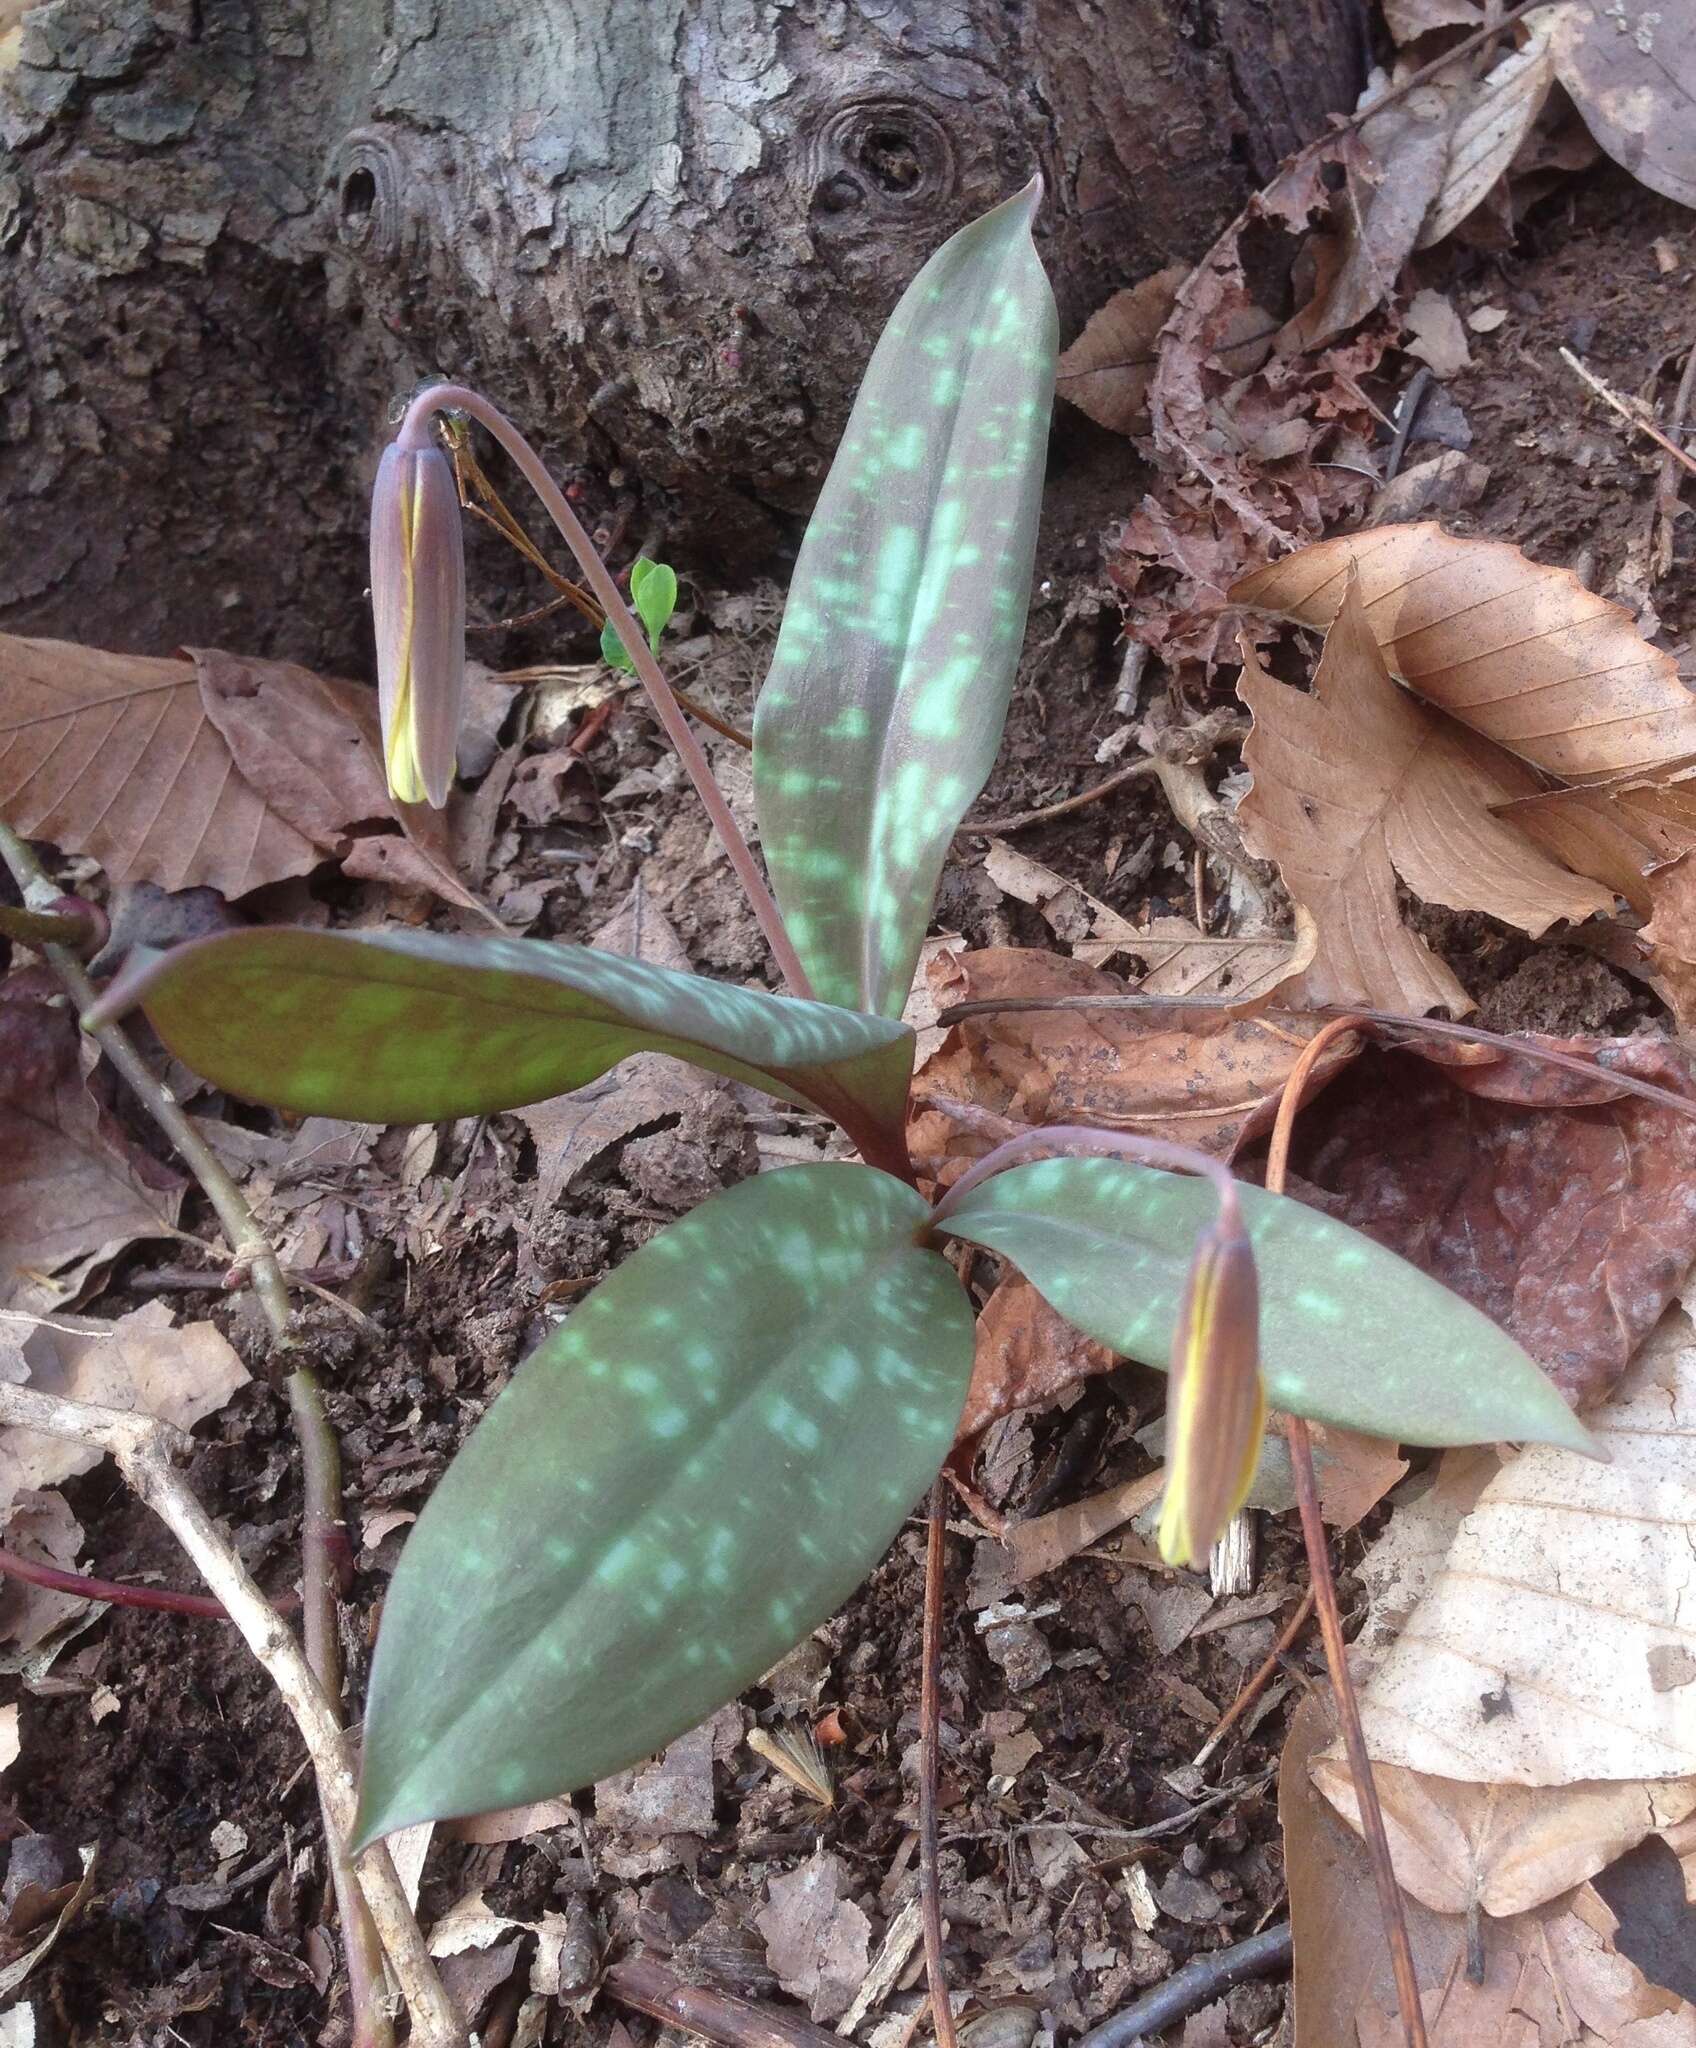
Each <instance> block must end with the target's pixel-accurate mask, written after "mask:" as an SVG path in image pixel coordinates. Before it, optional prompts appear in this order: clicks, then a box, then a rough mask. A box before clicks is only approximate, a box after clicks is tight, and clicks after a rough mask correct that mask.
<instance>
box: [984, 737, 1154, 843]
mask: <svg viewBox="0 0 1696 2048" xmlns="http://www.w3.org/2000/svg"><path fill="white" fill-rule="evenodd" d="M1159 772H1160V764H1159V763H1158V762H1157V761H1156V760H1155V759H1154V757H1153V756H1152V755H1150V754H1145V755H1143V756H1141V757H1140V758H1139V759H1137V760H1135V761H1128V762H1127V763H1126V764H1125V766H1124V767H1123V768H1120V769H1118V770H1116V771H1115V772H1114V773H1113V774H1112V775H1109V776H1106V777H1105V778H1104V779H1103V780H1102V781H1100V782H1098V783H1096V784H1095V786H1094V787H1093V788H1092V789H1084V790H1080V791H1079V792H1078V794H1077V795H1076V796H1067V797H1062V798H1061V799H1060V801H1059V802H1058V803H1056V804H1043V805H1041V806H1040V807H1039V808H1038V809H1037V810H1034V811H1014V812H1011V813H1010V814H1009V815H1008V816H1007V817H1004V818H981V819H976V820H973V819H968V820H967V821H966V823H965V824H964V825H962V826H960V828H959V829H958V831H956V833H955V834H954V837H955V838H956V839H995V838H999V837H1000V836H1001V835H1002V834H1003V833H1006V832H1023V831H1026V830H1027V829H1028V828H1029V827H1030V826H1032V825H1046V824H1049V823H1050V822H1051V821H1052V820H1053V819H1055V818H1069V817H1070V816H1071V815H1072V813H1073V812H1074V811H1081V810H1082V809H1083V808H1084V806H1085V805H1086V804H1093V803H1095V802H1097V801H1098V800H1099V799H1100V798H1102V797H1104V796H1111V795H1112V794H1113V792H1114V791H1115V790H1116V789H1127V788H1129V786H1130V785H1131V784H1132V783H1133V782H1144V781H1146V780H1147V779H1148V777H1149V776H1151V775H1157V774H1159Z"/></svg>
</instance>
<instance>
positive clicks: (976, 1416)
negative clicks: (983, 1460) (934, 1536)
mask: <svg viewBox="0 0 1696 2048" xmlns="http://www.w3.org/2000/svg"><path fill="white" fill-rule="evenodd" d="M976 1347H977V1348H976V1350H975V1351H974V1353H973V1357H972V1378H971V1384H970V1385H969V1386H968V1387H967V1389H966V1405H965V1408H964V1410H963V1411H962V1413H961V1416H960V1422H959V1427H958V1428H957V1429H956V1430H955V1432H954V1441H955V1442H956V1443H957V1444H960V1443H966V1442H969V1441H970V1439H971V1438H973V1437H975V1436H977V1435H978V1434H979V1433H980V1432H981V1431H983V1430H986V1429H987V1428H988V1427H989V1425H990V1424H991V1423H992V1422H994V1421H996V1420H998V1418H999V1417H1001V1416H1003V1415H1011V1414H1012V1413H1013V1411H1014V1410H1015V1409H1017V1408H1046V1407H1048V1406H1049V1405H1050V1404H1051V1403H1052V1402H1054V1401H1055V1400H1057V1399H1058V1398H1059V1396H1060V1395H1061V1394H1063V1393H1064V1392H1065V1390H1066V1389H1067V1388H1068V1387H1069V1386H1071V1385H1073V1384H1074V1383H1075V1382H1076V1381H1078V1380H1083V1379H1088V1378H1089V1377H1090V1376H1091V1375H1092V1374H1094V1373H1098V1372H1111V1371H1112V1369H1113V1367H1114V1366H1115V1365H1116V1364H1117V1363H1118V1359H1117V1358H1116V1356H1115V1355H1114V1353H1113V1352H1111V1351H1109V1350H1108V1349H1107V1347H1106V1345H1105V1344H1097V1343H1096V1342H1095V1340H1094V1339H1093V1338H1091V1337H1086V1336H1085V1335H1084V1334H1083V1332H1082V1331H1081V1330H1078V1329H1075V1328H1074V1327H1073V1326H1072V1325H1071V1324H1070V1323H1069V1322H1067V1320H1066V1318H1065V1317H1064V1316H1063V1315H1061V1313H1060V1311H1059V1310H1058V1309H1056V1308H1051V1307H1050V1306H1049V1304H1048V1303H1047V1302H1046V1301H1044V1300H1043V1298H1042V1296H1041V1295H1040V1294H1038V1293H1037V1291H1036V1289H1035V1288H1034V1287H1033V1286H1032V1285H1031V1284H1030V1282H1029V1281H1028V1280H1024V1279H1021V1278H1020V1277H1019V1275H1018V1274H1016V1273H1009V1274H1008V1275H1007V1276H1006V1278H1004V1279H1003V1280H1002V1282H1001V1284H1000V1285H999V1286H998V1287H997V1288H996V1290H995V1292H994V1293H993V1294H992V1295H991V1296H990V1297H989V1299H988V1301H986V1302H985V1303H984V1305H983V1313H982V1314H981V1315H980V1316H979V1317H978V1320H977V1331H976Z"/></svg>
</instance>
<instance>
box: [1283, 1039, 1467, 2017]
mask: <svg viewBox="0 0 1696 2048" xmlns="http://www.w3.org/2000/svg"><path fill="white" fill-rule="evenodd" d="M1356 1021H1357V1020H1356V1019H1355V1018H1353V1017H1335V1018H1333V1019H1332V1020H1331V1022H1330V1023H1328V1024H1327V1025H1325V1026H1324V1028H1323V1029H1322V1030H1320V1031H1318V1032H1316V1033H1315V1034H1314V1036H1313V1037H1312V1038H1311V1039H1310V1040H1309V1041H1308V1043H1307V1044H1306V1045H1305V1046H1304V1047H1303V1048H1302V1054H1301V1058H1300V1059H1298V1060H1297V1061H1296V1063H1295V1066H1294V1067H1293V1068H1292V1069H1291V1072H1290V1078H1289V1080H1288V1081H1287V1082H1286V1083H1285V1086H1284V1094H1283V1099H1282V1100H1281V1101H1280V1102H1279V1104H1278V1121H1277V1123H1276V1124H1275V1125H1274V1126H1273V1129H1272V1139H1271V1143H1270V1144H1269V1145H1268V1147H1267V1153H1266V1187H1267V1191H1268V1193H1270V1194H1274V1195H1281V1194H1282V1193H1283V1192H1284V1182H1285V1179H1286V1176H1287V1173H1288V1168H1289V1158H1290V1134H1291V1132H1292V1131H1293V1130H1294V1128H1295V1120H1296V1112H1297V1111H1298V1110H1299V1109H1300V1107H1301V1101H1302V1091H1303V1089H1304V1087H1305V1086H1306V1084H1307V1081H1308V1078H1309V1076H1310V1075H1311V1074H1312V1072H1313V1070H1314V1066H1315V1063H1316V1062H1317V1060H1318V1059H1319V1056H1320V1054H1321V1053H1322V1052H1323V1051H1324V1050H1325V1048H1326V1046H1327V1045H1328V1044H1329V1043H1330V1042H1331V1040H1332V1039H1334V1038H1338V1037H1341V1036H1342V1035H1343V1034H1344V1033H1345V1032H1347V1031H1349V1030H1352V1029H1353V1028H1354V1025H1355V1023H1356ZM1284 1434H1285V1436H1286V1438H1287V1439H1288V1441H1289V1446H1290V1467H1291V1471H1292V1473H1293V1474H1294V1477H1295V1488H1296V1505H1297V1506H1298V1508H1299V1509H1300V1510H1301V1535H1302V1542H1303V1544H1304V1545H1305V1546H1306V1549H1307V1564H1308V1570H1309V1572H1310V1573H1311V1575H1312V1579H1313V1593H1314V1601H1315V1605H1316V1607H1317V1608H1318V1612H1319V1632H1320V1634H1321V1636H1322V1637H1323V1638H1324V1642H1325V1662H1326V1664H1327V1665H1328V1666H1329V1667H1330V1672H1331V1684H1332V1687H1333V1688H1334V1690H1335V1692H1336V1696H1337V1710H1338V1713H1339V1715H1340V1717H1341V1719H1342V1724H1343V1745H1344V1747H1345V1749H1346V1750H1347V1751H1348V1759H1349V1773H1350V1776H1351V1777H1352V1778H1353V1780H1354V1790H1355V1797H1356V1798H1357V1799H1358V1800H1359V1802H1360V1817H1361V1825H1362V1828H1363V1831H1364V1833H1365V1836H1366V1846H1367V1851H1368V1853H1369V1855H1370V1857H1371V1861H1372V1876H1373V1880H1374V1882H1375V1883H1376V1885H1377V1887H1378V1908H1379V1911H1380V1913H1381V1914H1382V1915H1383V1920H1384V1933H1385V1937H1386V1939H1387V1940H1388V1942H1389V1945H1390V1963H1391V1967H1392V1969H1393V1970H1394V1973H1395V1979H1396V2000H1397V2003H1398V2004H1399V2005H1400V2007H1401V2015H1402V2031H1403V2034H1404V2036H1405V2038H1406V2041H1407V2048H1427V2044H1426V2038H1425V2011H1424V2007H1423V2006H1422V2004H1421V2003H1420V1997H1419V1979H1418V1977H1417V1976H1416V1974H1415V1972H1414V1967H1413V1949H1412V1945H1411V1944H1410V1943H1409V1941H1408V1935H1407V1916H1406V1914H1405V1913H1404V1912H1403V1910H1402V1893H1401V1886H1400V1885H1399V1884H1398V1883H1397V1882H1396V1867H1395V1864H1394V1862H1393V1861H1392V1859H1391V1856H1390V1839H1389V1836H1388V1835H1387V1834H1386V1833H1385V1832H1384V1814H1383V1809H1382V1808H1381V1807H1380V1805H1379V1803H1378V1787H1377V1784H1376V1783H1375V1781H1374V1779H1373V1776H1372V1759H1371V1757H1370V1756H1368V1755H1367V1752H1366V1736H1365V1733H1364V1731H1363V1730H1362V1728H1361V1725H1360V1702H1359V1701H1358V1700H1357V1699H1356V1698H1355V1690H1354V1680H1353V1678H1352V1677H1351V1676H1350V1675H1349V1659H1348V1647H1347V1645H1346V1644H1345V1643H1344V1641H1343V1620H1342V1616H1341V1615H1340V1614H1339V1613H1338V1611H1337V1588H1336V1585H1335V1582H1334V1581H1333V1580H1332V1577H1331V1552H1330V1547H1329V1544H1328V1542H1327V1540H1326V1535H1325V1523H1324V1520H1323V1518H1322V1516H1321V1514H1320V1512H1319V1484H1318V1481H1317V1479H1316V1478H1315V1477H1314V1471H1313V1436H1312V1433H1311V1432H1310V1431H1309V1429H1308V1426H1307V1423H1306V1422H1305V1420H1304V1419H1303V1418H1302V1417H1301V1416H1299V1415H1288V1416H1286V1417H1285V1418H1284Z"/></svg>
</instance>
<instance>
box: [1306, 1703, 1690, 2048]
mask: <svg viewBox="0 0 1696 2048" xmlns="http://www.w3.org/2000/svg"><path fill="white" fill-rule="evenodd" d="M1333 1734H1334V1722H1333V1719H1332V1713H1331V1707H1330V1702H1329V1699H1328V1698H1327V1697H1326V1696H1325V1695H1324V1694H1320V1693H1316V1694H1314V1695H1312V1696H1310V1697H1309V1698H1308V1699H1306V1700H1304V1701H1303V1702H1302V1704H1301V1705H1300V1706H1299V1707H1298V1708H1297V1710H1296V1714H1295V1718H1294V1720H1293V1721H1292V1722H1291V1725H1290V1733H1289V1737H1288V1740H1287V1741H1286V1742H1285V1745H1284V1755H1283V1763H1282V1768H1281V1771H1280V1774H1279V1787H1278V1812H1279V1818H1280V1819H1281V1820H1282V1822H1283V1828H1284V1866H1285V1871H1286V1874H1287V1877H1288V1881H1289V1893H1290V1920H1291V1925H1292V1927H1293V1929H1294V1932H1295V1970H1294V1979H1295V2008H1296V2013H1295V2017H1296V2048H1399V2044H1400V2043H1401V2042H1402V2040H1403V2039H1404V2038H1405V2037H1404V2035H1403V2032H1402V2028H1401V2024H1400V2022H1399V2021H1398V2020H1397V2018H1396V1994H1395V1984H1394V1979H1393V1977H1392V1974H1391V1966H1390V1958H1389V1951H1388V1946H1387V1944H1386V1942H1385V1940H1384V1930H1383V1924H1382V1921H1381V1920H1380V1918H1379V1911H1378V1900H1377V1895H1376V1892H1375V1890H1374V1887H1373V1882H1372V1874H1371V1866H1370V1864H1369V1863H1368V1861H1367V1857H1366V1851H1365V1849H1364V1848H1363V1847H1362V1845H1361V1843H1360V1842H1359V1841H1358V1840H1357V1838H1356V1837H1355V1835H1354V1834H1353V1832H1352V1831H1351V1830H1350V1829H1349V1828H1347V1827H1345V1826H1344V1824H1343V1823H1342V1821H1341V1820H1339V1819H1338V1817H1337V1815H1336V1814H1335V1813H1334V1812H1332V1810H1331V1808H1330V1807H1329V1805H1328V1804H1327V1803H1326V1801H1325V1800H1324V1799H1322V1798H1321V1797H1320V1796H1319V1794H1318V1793H1317V1791H1316V1790H1315V1789H1314V1787H1313V1784H1312V1782H1311V1780H1310V1777H1309V1773H1308V1764H1309V1760H1310V1758H1311V1757H1312V1756H1313V1754H1314V1752H1315V1751H1317V1750H1319V1749H1321V1748H1323V1747H1324V1746H1325V1744H1326V1743H1327V1742H1329V1741H1330V1740H1331V1739H1332V1737H1333ZM1403 1904H1404V1912H1405V1916H1406V1921H1407V1930H1408V1940H1409V1945H1410V1947H1411V1949H1412V1953H1413V1962H1414V1974H1415V1979H1416V1981H1417V1983H1418V1985H1419V1988H1420V1992H1421V2003H1422V2005H1423V2008H1424V2016H1425V2025H1426V2032H1427V2036H1428V2039H1429V2042H1430V2048H1480V2044H1481V2043H1494V2044H1499V2048H1696V2011H1693V2010H1692V2009H1691V2008H1690V2007H1689V2006H1687V2005H1685V2004H1684V2003H1683V2001H1682V2000H1680V1999H1678V1998H1676V1997H1675V1996H1674V1995H1673V1994H1672V1993H1670V1992H1667V1991H1663V1990H1662V1989H1661V1988H1660V1987H1659V1986H1658V1985H1654V1984H1651V1983H1650V1982H1649V1981H1648V1979H1646V1978H1645V1977H1644V1976H1643V1974H1642V1972H1641V1971H1640V1970H1638V1968H1637V1967H1636V1965H1635V1964H1633V1963H1631V1962H1629V1961H1628V1960H1627V1959H1626V1958H1625V1956H1623V1955H1622V1954H1621V1953H1620V1952H1619V1951H1618V1949H1617V1948H1616V1946H1615V1944H1614V1935H1615V1933H1616V1931H1617V1927H1618V1923H1617V1921H1616V1920H1615V1918H1614V1915H1613V1914H1612V1913H1611V1912H1610V1911H1609V1909H1608V1907H1607V1906H1606V1905H1605V1904H1604V1903H1603V1901H1602V1899H1601V1898H1600V1897H1599V1896H1598V1895H1597V1893H1596V1892H1595V1890H1594V1889H1593V1888H1592V1887H1591V1886H1589V1885H1582V1886H1580V1887H1579V1888H1578V1889H1577V1890H1576V1891H1573V1892H1570V1893H1568V1894H1567V1895H1566V1896H1565V1897H1564V1898H1562V1899H1559V1900H1556V1901H1554V1902H1552V1903H1551V1904H1549V1905H1546V1906H1543V1907H1541V1908H1539V1909H1537V1910H1536V1911H1534V1912H1531V1913H1525V1914H1520V1915H1517V1916H1515V1917H1514V1918H1512V1919H1507V1920H1485V1921H1483V1922H1482V1923H1481V1924H1480V1927H1479V1937H1478V1938H1479V1942H1480V1946H1481V1950H1482V1956H1483V1962H1484V1976H1483V1982H1482V1983H1481V1984H1475V1983H1474V1982H1473V1981H1472V1980H1471V1978H1470V1977H1469V1975H1468V1972H1467V1942H1468V1933H1469V1930H1468V1923H1467V1920H1466V1918H1465V1916H1464V1915H1461V1914H1439V1913H1433V1912H1431V1911H1430V1910H1429V1909H1428V1908H1426V1907H1425V1906H1422V1905H1420V1904H1419V1903H1418V1902H1417V1900H1414V1899H1404V1902H1403Z"/></svg>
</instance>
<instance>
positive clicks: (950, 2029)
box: [919, 1476, 955, 2048]
mask: <svg viewBox="0 0 1696 2048" xmlns="http://www.w3.org/2000/svg"><path fill="white" fill-rule="evenodd" d="M947 1513H948V1488H947V1487H946V1485H944V1483H943V1481H942V1479H941V1477H940V1476H938V1478H937V1479H936V1480H935V1482H934V1483H933V1484H932V1486H931V1490H930V1512H929V1515H928V1516H927V1518H926V1536H925V1617H924V1632H923V1638H922V1648H921V1649H920V1652H919V1917H920V1920H921V1922H922V1923H923V1926H924V1936H925V1977H926V1979H927V1981H928V1982H929V1985H930V2011H931V2026H932V2029H933V2031H934V2032H935V2035H936V2048H955V2041H954V2008H953V2006H952V2005H951V2004H950V2003H949V2001H948V1977H947V1973H946V1972H945V1971H944V1969H943V1967H942V1897H941V1892H940V1889H939V1886H938V1881H937V1874H936V1861H937V1842H936V1774H937V1764H938V1758H939V1754H940V1751H941V1748H942V1698H941V1692H942V1688H941V1683H940V1680H941V1666H942V1579H943V1573H944V1570H945V1561H944V1556H943V1540H942V1539H943V1531H944V1528H945V1526H946V1522H947Z"/></svg>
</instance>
